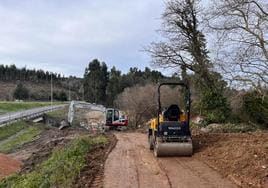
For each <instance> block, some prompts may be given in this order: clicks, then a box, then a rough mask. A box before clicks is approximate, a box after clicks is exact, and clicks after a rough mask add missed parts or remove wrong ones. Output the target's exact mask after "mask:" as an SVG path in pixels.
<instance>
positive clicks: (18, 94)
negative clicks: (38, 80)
mask: <svg viewBox="0 0 268 188" xmlns="http://www.w3.org/2000/svg"><path fill="white" fill-rule="evenodd" d="M13 97H14V98H15V99H19V100H25V99H28V98H29V90H28V89H27V88H26V87H25V86H23V85H22V83H19V84H18V85H17V87H16V89H15V91H14V94H13Z"/></svg>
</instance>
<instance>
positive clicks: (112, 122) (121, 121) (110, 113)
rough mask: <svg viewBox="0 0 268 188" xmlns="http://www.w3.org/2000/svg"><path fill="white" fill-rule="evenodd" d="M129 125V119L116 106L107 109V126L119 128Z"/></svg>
mask: <svg viewBox="0 0 268 188" xmlns="http://www.w3.org/2000/svg"><path fill="white" fill-rule="evenodd" d="M127 125H128V120H127V118H126V116H125V115H124V114H123V112H121V111H119V110H117V109H114V108H107V109H106V126H109V127H115V128H117V127H122V126H127Z"/></svg>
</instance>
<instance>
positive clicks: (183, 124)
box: [148, 82, 193, 157]
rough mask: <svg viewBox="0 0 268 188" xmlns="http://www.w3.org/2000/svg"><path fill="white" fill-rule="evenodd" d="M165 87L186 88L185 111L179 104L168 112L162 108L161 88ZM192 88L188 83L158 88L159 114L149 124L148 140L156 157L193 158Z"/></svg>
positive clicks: (174, 105) (173, 105) (170, 107)
mask: <svg viewBox="0 0 268 188" xmlns="http://www.w3.org/2000/svg"><path fill="white" fill-rule="evenodd" d="M164 85H169V86H181V87H182V88H184V95H185V111H184V112H183V111H182V110H181V109H180V107H179V106H178V105H177V104H171V105H170V106H169V107H168V108H167V109H166V110H163V109H162V106H161V87H162V86H164ZM190 105H191V99H190V88H189V86H188V84H187V83H184V82H178V83H161V84H160V85H159V86H158V114H157V117H156V118H153V119H151V120H150V121H149V122H148V126H149V130H148V140H149V145H150V149H151V150H153V151H154V155H155V156H156V157H161V156H191V155H192V154H193V144H192V137H191V132H190V127H189V126H190Z"/></svg>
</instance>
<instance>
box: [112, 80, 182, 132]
mask: <svg viewBox="0 0 268 188" xmlns="http://www.w3.org/2000/svg"><path fill="white" fill-rule="evenodd" d="M161 91H162V92H161V103H162V105H163V107H166V108H167V107H168V106H169V105H170V104H178V105H179V106H180V107H181V109H183V107H184V103H183V99H184V97H183V95H182V92H181V90H180V89H179V88H177V87H175V88H171V87H168V86H164V87H163V88H161ZM115 104H116V105H117V106H118V107H119V108H120V109H121V110H124V111H125V112H126V113H127V115H128V119H129V121H130V124H131V125H132V126H134V127H135V128H137V127H138V125H144V124H145V122H146V121H148V120H149V119H150V118H153V117H156V116H157V112H158V103H157V85H155V84H147V85H145V86H133V87H131V88H126V89H125V90H124V92H123V93H121V94H120V95H119V96H118V97H117V99H116V101H115Z"/></svg>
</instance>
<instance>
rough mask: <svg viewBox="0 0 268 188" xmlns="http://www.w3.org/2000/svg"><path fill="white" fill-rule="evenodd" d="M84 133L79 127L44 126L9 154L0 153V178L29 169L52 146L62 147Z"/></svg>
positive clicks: (47, 154)
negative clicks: (33, 138)
mask: <svg viewBox="0 0 268 188" xmlns="http://www.w3.org/2000/svg"><path fill="white" fill-rule="evenodd" d="M44 126H45V125H44ZM84 134H88V131H87V130H85V129H81V128H69V129H65V130H59V129H58V128H55V127H49V128H46V129H45V130H44V131H43V132H42V133H41V134H40V135H39V136H38V137H37V138H36V139H35V140H33V141H32V142H29V143H26V144H24V145H22V146H21V147H19V148H17V149H16V150H15V151H13V152H12V153H10V154H6V155H4V154H1V155H0V169H1V170H0V179H1V178H3V177H5V176H8V175H11V174H14V173H15V172H20V173H25V172H28V171H31V170H32V169H33V168H34V167H35V166H36V165H37V164H39V163H41V162H42V161H44V160H46V159H47V158H48V157H49V155H50V153H51V152H52V150H53V149H54V148H56V147H63V146H64V145H65V144H66V143H68V142H69V141H70V140H72V139H74V138H75V137H77V136H79V135H84ZM7 161H8V165H6V164H7Z"/></svg>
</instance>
